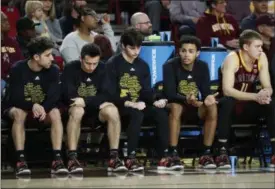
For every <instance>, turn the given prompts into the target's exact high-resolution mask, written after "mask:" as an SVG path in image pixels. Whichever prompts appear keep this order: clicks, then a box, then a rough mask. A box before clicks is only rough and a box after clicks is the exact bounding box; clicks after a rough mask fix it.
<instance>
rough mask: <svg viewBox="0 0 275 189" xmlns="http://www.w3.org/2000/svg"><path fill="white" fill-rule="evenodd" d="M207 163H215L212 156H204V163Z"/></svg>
mask: <svg viewBox="0 0 275 189" xmlns="http://www.w3.org/2000/svg"><path fill="white" fill-rule="evenodd" d="M205 162H211V163H213V159H212V158H211V157H210V156H204V157H203V163H205Z"/></svg>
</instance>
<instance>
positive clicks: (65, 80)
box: [61, 64, 78, 105]
mask: <svg viewBox="0 0 275 189" xmlns="http://www.w3.org/2000/svg"><path fill="white" fill-rule="evenodd" d="M76 72H77V70H75V69H72V67H71V65H70V64H68V65H66V66H65V68H64V71H63V73H62V75H61V83H62V84H61V91H62V97H63V101H64V103H65V104H66V105H70V104H71V103H72V101H71V99H72V98H76V97H78V94H77V86H76V81H75V79H76V76H75V74H76Z"/></svg>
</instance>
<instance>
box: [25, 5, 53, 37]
mask: <svg viewBox="0 0 275 189" xmlns="http://www.w3.org/2000/svg"><path fill="white" fill-rule="evenodd" d="M25 12H26V16H27V17H28V18H30V19H31V20H32V21H33V22H34V23H37V24H39V25H36V26H35V31H36V35H37V36H41V37H50V34H49V30H48V27H47V25H46V23H45V21H44V20H42V17H43V3H42V2H40V1H27V2H26V5H25Z"/></svg>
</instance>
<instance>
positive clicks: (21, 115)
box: [10, 108, 27, 123]
mask: <svg viewBox="0 0 275 189" xmlns="http://www.w3.org/2000/svg"><path fill="white" fill-rule="evenodd" d="M10 116H11V118H12V119H13V120H14V121H15V122H20V123H24V122H25V120H26V117H27V113H26V112H25V111H24V110H22V109H19V108H12V109H11V110H10Z"/></svg>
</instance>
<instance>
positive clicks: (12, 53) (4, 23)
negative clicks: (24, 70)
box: [1, 12, 24, 80]
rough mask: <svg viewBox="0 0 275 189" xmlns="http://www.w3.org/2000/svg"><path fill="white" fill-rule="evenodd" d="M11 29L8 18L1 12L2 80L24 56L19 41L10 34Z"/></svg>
mask: <svg viewBox="0 0 275 189" xmlns="http://www.w3.org/2000/svg"><path fill="white" fill-rule="evenodd" d="M9 31H10V24H9V21H8V18H7V16H6V15H5V14H4V13H3V12H1V80H6V79H7V76H8V74H9V72H10V69H11V67H12V65H13V64H14V63H15V62H17V61H19V60H22V59H23V58H24V57H23V56H22V54H21V50H20V48H19V44H18V42H17V41H16V40H15V39H13V38H11V37H9V36H8V33H9Z"/></svg>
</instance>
